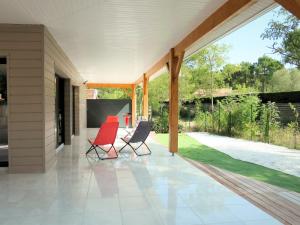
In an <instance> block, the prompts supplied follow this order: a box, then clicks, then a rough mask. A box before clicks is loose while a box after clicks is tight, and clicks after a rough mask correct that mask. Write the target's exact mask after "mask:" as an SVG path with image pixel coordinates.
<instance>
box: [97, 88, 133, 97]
mask: <svg viewBox="0 0 300 225" xmlns="http://www.w3.org/2000/svg"><path fill="white" fill-rule="evenodd" d="M130 93H131V90H127V89H122V88H98V98H99V99H128V98H130Z"/></svg>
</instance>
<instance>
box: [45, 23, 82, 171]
mask: <svg viewBox="0 0 300 225" xmlns="http://www.w3.org/2000/svg"><path fill="white" fill-rule="evenodd" d="M44 71H45V76H44V86H45V93H44V99H45V105H44V106H45V136H44V138H45V168H46V169H47V168H50V167H51V166H52V165H53V164H54V163H55V161H56V156H55V155H56V151H55V148H56V137H55V123H56V121H55V73H57V74H58V75H59V76H62V77H64V78H66V80H65V144H71V135H72V95H71V92H72V85H74V86H78V89H79V90H81V89H85V87H84V86H82V82H83V79H82V78H81V77H80V75H79V73H78V72H77V70H76V68H75V67H74V65H73V64H72V62H71V61H70V60H69V58H68V57H67V56H66V54H65V53H64V52H63V50H62V49H61V48H60V46H59V45H58V43H57V42H56V41H55V39H54V38H53V37H52V35H51V34H50V32H49V31H48V30H47V29H46V28H45V29H44ZM75 99H76V98H75ZM83 99H85V96H84V95H83V93H82V91H81V92H80V91H79V99H78V101H79V103H78V105H79V107H75V110H76V112H77V113H75V114H78V115H84V114H85V111H86V106H85V105H86V104H85V101H84V102H83ZM75 101H76V100H75ZM84 121H85V119H83V118H82V116H78V117H76V118H75V126H78V125H79V126H80V127H81V128H83V127H85V122H84ZM75 130H76V127H75ZM77 130H79V128H77ZM78 134H79V133H78Z"/></svg>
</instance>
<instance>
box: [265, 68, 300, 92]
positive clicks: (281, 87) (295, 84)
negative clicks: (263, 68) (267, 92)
mask: <svg viewBox="0 0 300 225" xmlns="http://www.w3.org/2000/svg"><path fill="white" fill-rule="evenodd" d="M270 84H271V87H272V92H284V91H300V71H299V70H297V69H293V70H287V69H281V70H278V71H276V72H275V73H274V75H273V77H272V79H271V81H270Z"/></svg>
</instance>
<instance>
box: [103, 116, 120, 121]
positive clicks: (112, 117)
mask: <svg viewBox="0 0 300 225" xmlns="http://www.w3.org/2000/svg"><path fill="white" fill-rule="evenodd" d="M105 122H108V123H109V122H119V117H118V116H113V115H108V116H107V117H106V120H105Z"/></svg>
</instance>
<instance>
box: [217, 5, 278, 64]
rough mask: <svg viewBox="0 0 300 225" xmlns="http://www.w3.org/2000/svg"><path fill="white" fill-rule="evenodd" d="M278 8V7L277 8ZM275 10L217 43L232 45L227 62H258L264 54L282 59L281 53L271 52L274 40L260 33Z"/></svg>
mask: <svg viewBox="0 0 300 225" xmlns="http://www.w3.org/2000/svg"><path fill="white" fill-rule="evenodd" d="M275 10H276V9H275ZM273 11H274V10H272V11H270V12H268V13H266V14H265V15H263V16H261V17H259V18H258V19H256V20H254V21H252V22H250V23H248V24H246V25H245V26H243V27H241V28H239V29H238V30H236V31H234V32H233V33H231V34H229V35H228V36H226V37H224V38H222V39H220V40H219V41H217V42H216V43H218V44H227V45H229V46H230V49H229V52H228V58H227V62H228V63H232V64H238V63H241V62H242V61H247V62H252V63H253V62H257V59H258V58H259V57H261V56H263V55H264V54H265V55H267V56H270V57H272V58H274V59H277V60H281V58H280V56H279V55H274V54H271V53H272V51H271V49H269V48H268V46H272V43H273V42H272V41H270V40H266V39H265V40H262V38H261V37H260V35H261V34H262V33H263V32H264V30H265V28H266V27H267V25H268V23H269V22H270V21H271V19H272V18H273V15H274V12H273Z"/></svg>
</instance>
